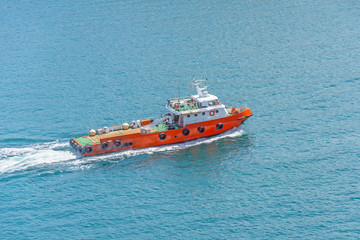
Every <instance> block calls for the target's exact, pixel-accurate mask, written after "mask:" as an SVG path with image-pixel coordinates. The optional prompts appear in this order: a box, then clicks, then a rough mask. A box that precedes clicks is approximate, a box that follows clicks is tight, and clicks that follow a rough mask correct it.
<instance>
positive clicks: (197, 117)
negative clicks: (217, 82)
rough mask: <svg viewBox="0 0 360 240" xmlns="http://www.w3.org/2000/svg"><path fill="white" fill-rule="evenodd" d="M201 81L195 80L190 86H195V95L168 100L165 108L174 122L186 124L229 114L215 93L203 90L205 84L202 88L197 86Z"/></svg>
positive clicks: (181, 124)
mask: <svg viewBox="0 0 360 240" xmlns="http://www.w3.org/2000/svg"><path fill="white" fill-rule="evenodd" d="M202 81H204V80H196V81H194V82H193V85H192V86H191V87H193V86H195V88H196V92H197V95H191V96H190V97H185V98H177V99H169V100H168V104H167V105H166V108H167V109H168V110H169V112H170V113H171V115H172V117H173V122H174V123H175V124H178V125H180V126H186V125H188V124H192V123H198V122H204V121H209V120H213V119H217V118H222V117H226V116H228V115H229V114H228V113H227V111H226V109H225V105H223V104H221V103H220V101H219V99H218V98H217V97H216V96H215V95H211V94H210V93H208V92H207V91H205V90H206V89H207V87H206V86H205V87H202V88H201V87H200V86H199V85H200V84H201V82H202Z"/></svg>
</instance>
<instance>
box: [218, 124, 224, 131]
mask: <svg viewBox="0 0 360 240" xmlns="http://www.w3.org/2000/svg"><path fill="white" fill-rule="evenodd" d="M223 127H224V124H222V123H218V124H217V125H216V129H217V130H221V129H222V128H223Z"/></svg>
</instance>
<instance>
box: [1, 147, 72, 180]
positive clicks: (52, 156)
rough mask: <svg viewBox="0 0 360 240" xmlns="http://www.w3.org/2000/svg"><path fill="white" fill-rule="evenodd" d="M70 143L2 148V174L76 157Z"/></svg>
mask: <svg viewBox="0 0 360 240" xmlns="http://www.w3.org/2000/svg"><path fill="white" fill-rule="evenodd" d="M68 146H69V144H68V143H60V142H57V141H56V142H51V143H45V144H41V145H40V144H37V145H31V146H28V147H24V148H2V149H0V156H1V157H0V174H1V173H6V172H7V173H9V172H14V171H21V170H25V169H28V168H30V167H34V166H37V165H42V164H50V163H56V162H63V161H69V160H72V159H75V158H76V157H75V155H74V154H72V153H71V152H70V151H68V150H65V149H64V148H68Z"/></svg>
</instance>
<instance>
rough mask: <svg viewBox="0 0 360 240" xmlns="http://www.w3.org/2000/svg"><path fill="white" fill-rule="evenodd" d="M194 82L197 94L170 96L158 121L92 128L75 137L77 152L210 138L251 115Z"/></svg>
mask: <svg viewBox="0 0 360 240" xmlns="http://www.w3.org/2000/svg"><path fill="white" fill-rule="evenodd" d="M202 81H203V80H197V81H194V82H193V85H192V86H191V87H195V88H196V92H197V95H192V96H190V97H184V98H176V99H169V100H168V103H167V105H166V108H167V110H168V111H169V113H167V114H166V115H165V116H162V118H160V119H157V120H152V119H146V120H142V121H140V120H137V121H132V123H131V124H128V123H124V124H121V125H118V126H113V127H104V128H100V129H91V130H90V131H89V135H86V136H82V137H76V138H72V139H71V140H70V145H71V147H72V148H73V149H74V151H75V153H76V154H79V155H81V156H90V155H96V154H102V153H110V152H116V151H123V150H127V149H137V148H146V147H153V146H160V145H165V144H175V143H180V142H185V141H189V140H194V139H197V138H203V137H210V136H213V135H217V134H220V133H223V132H225V131H228V130H230V129H232V128H234V127H238V126H240V125H241V124H244V122H245V121H246V120H247V119H248V118H249V117H250V116H251V115H252V112H251V111H250V109H249V108H234V107H233V108H227V107H225V105H223V104H221V103H220V101H219V100H218V98H217V97H216V96H214V95H211V94H210V93H208V92H207V91H205V90H206V89H207V87H202V88H201V87H200V84H201V82H202Z"/></svg>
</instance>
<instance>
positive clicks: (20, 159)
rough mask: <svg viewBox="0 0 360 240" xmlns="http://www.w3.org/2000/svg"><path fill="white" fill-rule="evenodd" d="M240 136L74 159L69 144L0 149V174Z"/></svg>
mask: <svg viewBox="0 0 360 240" xmlns="http://www.w3.org/2000/svg"><path fill="white" fill-rule="evenodd" d="M243 134H244V131H243V130H242V128H241V127H238V128H234V129H232V130H229V131H227V132H225V133H222V134H220V135H217V136H213V137H209V138H199V139H196V140H192V141H188V142H183V143H179V144H171V145H164V146H158V147H149V148H143V149H135V150H126V151H122V152H115V153H110V154H104V155H96V156H91V157H83V158H76V156H75V155H74V154H73V153H72V152H71V151H70V150H69V143H61V142H58V141H56V142H50V143H44V144H37V145H31V146H28V147H24V148H2V149H0V174H1V173H11V172H15V171H22V170H26V169H28V168H31V167H36V166H42V165H46V164H52V163H61V164H62V165H65V166H70V167H74V166H75V167H78V168H80V169H82V168H83V167H82V166H85V164H86V167H90V166H89V163H95V162H101V161H109V160H116V161H118V160H121V159H125V158H128V157H132V156H138V155H141V154H149V155H150V154H153V153H156V152H164V151H177V150H181V149H185V148H189V147H192V146H196V145H200V144H208V143H211V142H214V141H217V140H219V139H222V138H227V137H238V136H241V135H243Z"/></svg>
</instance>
